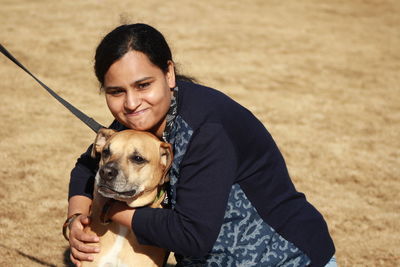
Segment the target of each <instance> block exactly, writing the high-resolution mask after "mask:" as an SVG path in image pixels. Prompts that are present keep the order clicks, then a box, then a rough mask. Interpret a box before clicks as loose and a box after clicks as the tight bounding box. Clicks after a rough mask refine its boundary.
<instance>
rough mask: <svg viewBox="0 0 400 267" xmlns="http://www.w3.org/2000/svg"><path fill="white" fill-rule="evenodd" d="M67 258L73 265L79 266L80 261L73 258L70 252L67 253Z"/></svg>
mask: <svg viewBox="0 0 400 267" xmlns="http://www.w3.org/2000/svg"><path fill="white" fill-rule="evenodd" d="M69 258H70V259H71V262H72V263H73V264H74V265H75V266H78V267H80V266H81V262H80V261H78V260H77V259H75V258H74V256H72V252H71V253H70V254H69Z"/></svg>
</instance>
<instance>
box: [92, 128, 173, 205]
mask: <svg viewBox="0 0 400 267" xmlns="http://www.w3.org/2000/svg"><path fill="white" fill-rule="evenodd" d="M98 155H100V163H99V171H98V173H97V176H96V190H97V191H98V192H99V193H100V194H101V195H102V196H104V197H107V198H114V199H117V200H120V201H125V202H126V203H127V204H128V205H129V206H131V207H138V206H144V205H148V204H150V203H152V201H153V200H154V198H155V197H156V195H157V191H158V190H157V189H158V187H159V186H160V185H162V184H163V183H165V182H166V181H167V180H168V175H167V173H168V169H169V168H170V166H171V163H172V149H171V145H170V144H168V143H164V142H161V141H160V140H158V139H157V138H156V137H155V136H153V135H152V134H150V133H147V132H141V131H135V130H125V131H121V132H116V131H114V130H111V129H101V130H100V131H99V132H98V134H97V137H96V140H95V142H94V144H93V149H92V156H93V157H96V156H98Z"/></svg>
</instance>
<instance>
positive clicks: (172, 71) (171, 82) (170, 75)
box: [165, 60, 176, 89]
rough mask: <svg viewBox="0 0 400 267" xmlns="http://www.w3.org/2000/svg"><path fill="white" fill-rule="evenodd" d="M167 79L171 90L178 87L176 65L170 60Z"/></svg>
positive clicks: (166, 74)
mask: <svg viewBox="0 0 400 267" xmlns="http://www.w3.org/2000/svg"><path fill="white" fill-rule="evenodd" d="M165 77H166V79H167V83H168V86H169V88H171V89H172V88H175V87H176V78H175V63H174V62H173V61H172V60H168V70H167V73H165Z"/></svg>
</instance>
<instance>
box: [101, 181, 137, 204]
mask: <svg viewBox="0 0 400 267" xmlns="http://www.w3.org/2000/svg"><path fill="white" fill-rule="evenodd" d="M97 191H98V192H99V193H100V194H101V195H102V196H103V197H107V198H114V199H117V200H121V199H132V198H137V197H138V195H140V194H138V195H136V193H137V192H136V190H129V191H123V192H120V191H116V190H114V189H112V188H111V187H109V186H107V185H99V187H98V190H97Z"/></svg>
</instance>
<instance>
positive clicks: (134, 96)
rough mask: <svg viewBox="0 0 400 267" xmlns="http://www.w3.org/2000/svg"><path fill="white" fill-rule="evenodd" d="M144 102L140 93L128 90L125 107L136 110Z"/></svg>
mask: <svg viewBox="0 0 400 267" xmlns="http://www.w3.org/2000/svg"><path fill="white" fill-rule="evenodd" d="M141 102H142V100H141V97H140V94H139V93H138V92H134V91H127V93H126V98H125V103H124V105H125V108H126V109H129V110H135V109H136V108H137V107H138V106H140V103H141Z"/></svg>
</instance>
